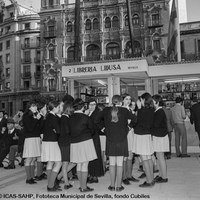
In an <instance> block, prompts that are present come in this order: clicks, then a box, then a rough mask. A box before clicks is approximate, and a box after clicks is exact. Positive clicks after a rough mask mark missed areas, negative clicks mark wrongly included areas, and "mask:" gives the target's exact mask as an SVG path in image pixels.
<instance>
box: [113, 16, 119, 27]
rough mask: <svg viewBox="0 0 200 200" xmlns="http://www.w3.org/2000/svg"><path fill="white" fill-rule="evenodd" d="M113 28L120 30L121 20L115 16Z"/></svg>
mask: <svg viewBox="0 0 200 200" xmlns="http://www.w3.org/2000/svg"><path fill="white" fill-rule="evenodd" d="M112 27H113V28H119V18H118V17H117V16H114V17H113V19H112Z"/></svg>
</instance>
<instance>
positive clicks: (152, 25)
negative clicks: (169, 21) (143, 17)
mask: <svg viewBox="0 0 200 200" xmlns="http://www.w3.org/2000/svg"><path fill="white" fill-rule="evenodd" d="M161 26H163V23H162V22H161V20H155V21H152V20H149V21H148V27H149V28H156V27H161Z"/></svg>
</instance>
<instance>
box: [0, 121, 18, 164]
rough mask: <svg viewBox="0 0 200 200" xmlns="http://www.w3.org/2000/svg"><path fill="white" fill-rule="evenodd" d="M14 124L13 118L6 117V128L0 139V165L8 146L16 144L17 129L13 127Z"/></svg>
mask: <svg viewBox="0 0 200 200" xmlns="http://www.w3.org/2000/svg"><path fill="white" fill-rule="evenodd" d="M14 124H15V122H14V120H13V119H12V118H8V120H7V128H6V130H5V132H4V134H3V136H2V139H1V141H0V167H3V164H2V162H3V160H4V158H5V157H6V156H7V154H8V153H9V151H10V146H11V145H17V144H18V138H19V137H18V130H17V129H15V127H14Z"/></svg>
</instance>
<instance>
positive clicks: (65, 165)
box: [58, 102, 76, 189]
mask: <svg viewBox="0 0 200 200" xmlns="http://www.w3.org/2000/svg"><path fill="white" fill-rule="evenodd" d="M73 111H74V110H73V107H72V104H71V103H68V102H65V103H64V105H63V113H62V116H61V119H60V128H61V131H60V135H59V138H58V144H59V147H60V150H61V160H62V175H63V178H64V181H65V185H64V189H69V188H71V187H72V185H71V184H70V183H69V180H68V171H70V170H71V169H72V168H73V167H74V166H75V165H76V164H75V163H71V162H70V132H69V116H70V115H71V114H72V113H73Z"/></svg>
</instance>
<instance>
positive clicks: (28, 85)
mask: <svg viewBox="0 0 200 200" xmlns="http://www.w3.org/2000/svg"><path fill="white" fill-rule="evenodd" d="M29 88H30V81H24V89H25V90H28V89H29Z"/></svg>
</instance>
